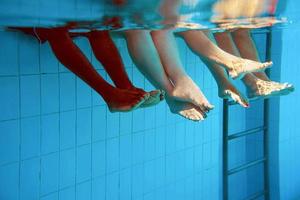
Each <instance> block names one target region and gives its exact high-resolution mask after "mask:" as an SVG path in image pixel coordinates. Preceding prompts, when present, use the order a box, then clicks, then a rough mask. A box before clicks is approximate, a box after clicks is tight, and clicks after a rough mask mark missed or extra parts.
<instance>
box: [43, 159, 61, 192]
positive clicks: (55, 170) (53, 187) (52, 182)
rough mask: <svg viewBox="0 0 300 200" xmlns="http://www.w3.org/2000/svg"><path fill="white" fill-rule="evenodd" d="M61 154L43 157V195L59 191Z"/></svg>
mask: <svg viewBox="0 0 300 200" xmlns="http://www.w3.org/2000/svg"><path fill="white" fill-rule="evenodd" d="M58 183H59V153H53V154H49V155H47V156H43V157H42V160H41V195H46V194H49V193H51V192H54V191H57V190H58Z"/></svg>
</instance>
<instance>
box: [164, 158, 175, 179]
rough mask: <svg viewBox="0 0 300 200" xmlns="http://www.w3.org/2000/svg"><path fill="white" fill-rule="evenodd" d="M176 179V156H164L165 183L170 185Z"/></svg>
mask: <svg viewBox="0 0 300 200" xmlns="http://www.w3.org/2000/svg"><path fill="white" fill-rule="evenodd" d="M175 178H176V154H170V155H167V156H166V183H172V182H173V181H174V180H175Z"/></svg>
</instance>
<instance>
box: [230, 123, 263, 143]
mask: <svg viewBox="0 0 300 200" xmlns="http://www.w3.org/2000/svg"><path fill="white" fill-rule="evenodd" d="M266 129H267V127H265V126H261V127H257V128H252V129H249V130H246V131H242V132H239V133H235V134H232V135H229V136H228V137H227V140H233V139H237V138H240V137H244V136H247V135H251V134H254V133H258V132H260V131H264V130H266Z"/></svg>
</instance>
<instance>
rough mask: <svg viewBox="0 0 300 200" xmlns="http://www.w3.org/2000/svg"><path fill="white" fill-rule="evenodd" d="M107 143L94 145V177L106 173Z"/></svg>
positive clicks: (102, 142) (100, 142)
mask: <svg viewBox="0 0 300 200" xmlns="http://www.w3.org/2000/svg"><path fill="white" fill-rule="evenodd" d="M105 156H106V153H105V142H104V141H99V142H95V143H93V145H92V176H93V177H98V176H102V175H104V174H105V172H106V157H105Z"/></svg>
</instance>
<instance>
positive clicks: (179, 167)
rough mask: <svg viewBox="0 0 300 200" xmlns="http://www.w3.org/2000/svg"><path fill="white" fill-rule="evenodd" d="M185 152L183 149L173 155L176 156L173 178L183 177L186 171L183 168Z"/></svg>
mask: <svg viewBox="0 0 300 200" xmlns="http://www.w3.org/2000/svg"><path fill="white" fill-rule="evenodd" d="M184 153H185V152H184V151H180V152H177V153H176V155H175V157H176V162H175V166H176V167H175V168H176V175H175V178H176V179H182V178H184V177H185V175H186V171H185V169H184V167H185V166H184V162H185V154H184Z"/></svg>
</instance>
